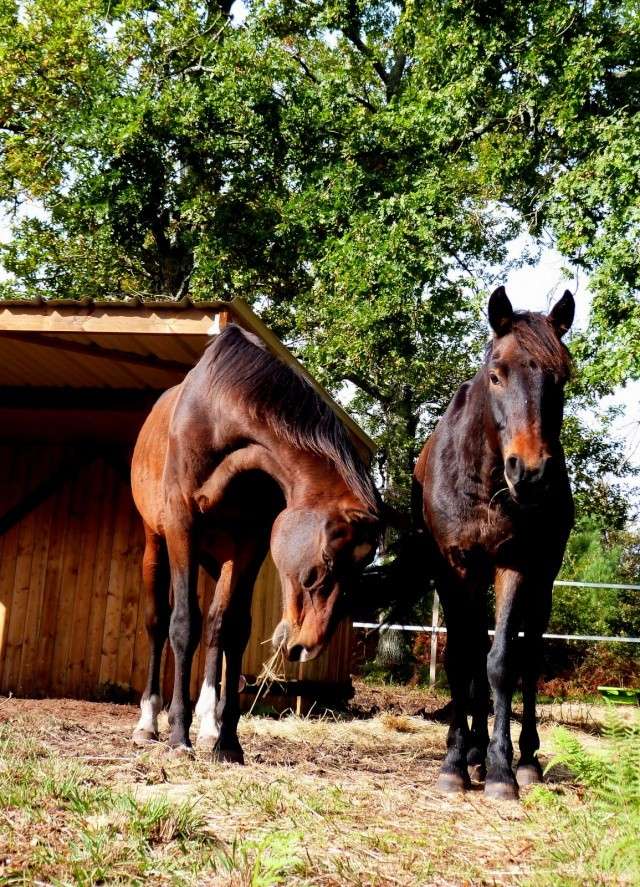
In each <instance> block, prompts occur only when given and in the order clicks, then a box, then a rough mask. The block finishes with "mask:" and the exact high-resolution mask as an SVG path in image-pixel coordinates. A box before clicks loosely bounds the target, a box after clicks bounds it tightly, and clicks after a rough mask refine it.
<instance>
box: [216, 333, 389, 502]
mask: <svg viewBox="0 0 640 887" xmlns="http://www.w3.org/2000/svg"><path fill="white" fill-rule="evenodd" d="M205 355H206V356H205V359H206V360H207V366H208V370H209V374H210V378H211V386H212V394H213V395H214V396H217V397H220V396H222V397H225V396H228V397H234V398H242V400H243V402H244V403H245V404H246V405H247V407H248V409H249V411H250V414H251V415H252V417H253V418H254V419H257V420H258V421H260V422H263V423H265V424H266V425H267V426H268V427H269V428H270V429H271V431H272V432H273V433H274V434H275V435H276V436H277V437H279V438H280V439H281V440H283V441H286V442H287V443H288V444H290V445H291V446H293V447H296V448H297V449H300V450H307V451H311V452H313V453H317V454H318V455H319V456H324V457H325V458H326V459H328V460H329V461H330V462H331V463H332V464H333V465H335V467H336V469H337V470H338V472H339V474H340V476H341V477H342V479H343V480H344V481H345V483H346V484H347V486H348V487H349V489H351V490H352V491H353V492H354V493H355V494H356V495H357V496H358V498H359V499H360V500H361V501H362V502H363V503H364V504H365V505H366V506H367V507H368V508H369V509H370V511H371V512H372V513H373V514H374V515H378V514H379V510H380V500H379V496H378V492H377V490H376V488H375V486H374V484H373V481H372V480H371V478H370V476H369V473H368V471H367V469H366V466H365V464H364V462H363V461H362V459H361V458H360V456H359V454H358V452H357V450H356V448H355V446H354V444H353V441H352V440H351V438H350V436H349V433H348V432H347V430H346V429H345V427H344V425H343V424H342V423H341V422H340V420H339V419H338V417H337V416H336V414H335V413H334V412H333V410H332V409H331V407H330V406H329V405H328V404H327V403H326V402H325V401H324V400H323V399H322V398H321V397H320V395H319V394H318V393H317V391H316V390H315V389H314V388H313V386H312V385H311V383H310V382H309V381H308V380H307V379H305V378H304V376H302V375H300V374H299V373H297V372H296V371H295V370H294V369H292V368H291V367H289V366H287V365H286V364H285V363H283V362H282V361H281V360H278V358H277V357H274V356H273V355H272V354H271V353H270V352H269V351H268V350H267V349H266V348H265V346H264V344H263V343H262V342H261V341H260V339H259V338H258V337H257V336H254V335H252V334H251V333H249V332H247V331H246V330H244V329H242V328H241V327H239V326H237V325H236V324H229V325H228V326H226V327H225V328H224V330H223V331H222V332H221V333H220V335H219V336H217V337H216V338H215V339H214V340H213V341H212V342H211V343H210V344H209V346H208V348H207V351H206V352H205Z"/></svg>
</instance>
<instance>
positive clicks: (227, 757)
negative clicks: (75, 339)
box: [212, 748, 244, 765]
mask: <svg viewBox="0 0 640 887" xmlns="http://www.w3.org/2000/svg"><path fill="white" fill-rule="evenodd" d="M212 760H213V762H214V763H216V764H241V765H244V755H243V753H242V749H237V748H214V749H213V753H212Z"/></svg>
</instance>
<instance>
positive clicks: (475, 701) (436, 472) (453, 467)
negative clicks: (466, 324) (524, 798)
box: [414, 287, 575, 798]
mask: <svg viewBox="0 0 640 887" xmlns="http://www.w3.org/2000/svg"><path fill="white" fill-rule="evenodd" d="M574 308H575V306H574V300H573V296H572V295H571V293H570V292H568V291H567V292H565V294H564V295H563V296H562V298H561V299H560V300H559V301H558V302H557V304H556V305H555V306H554V307H553V309H552V310H551V312H550V313H549V315H548V316H545V315H543V314H536V313H531V312H514V311H513V309H512V307H511V303H510V302H509V299H508V298H507V295H506V293H505V290H504V287H500V288H499V289H497V290H496V291H495V292H494V293H493V294H492V296H491V298H490V300H489V322H490V324H491V326H492V328H493V331H494V333H495V335H494V337H493V340H492V341H491V342H490V343H489V345H488V347H487V351H486V356H485V361H484V366H483V367H482V369H481V370H480V371H479V372H478V374H477V375H476V376H475V378H474V379H472V380H471V381H470V382H465V383H464V384H463V385H462V386H461V387H460V388H459V389H458V392H457V393H456V395H455V397H454V398H453V400H452V401H451V403H450V404H449V407H448V409H447V411H446V413H445V414H444V416H443V417H442V419H441V420H440V422H439V423H438V425H437V427H436V429H435V431H434V432H433V434H432V435H431V437H430V438H429V440H428V441H427V443H426V444H425V446H424V448H423V450H422V452H421V454H420V457H419V459H418V462H417V465H416V469H415V474H414V481H415V485H414V493H415V494H416V495H415V498H414V507H416V510H417V512H418V514H417V515H416V517H417V518H418V519H419V521H420V522H421V523H423V525H424V527H425V529H426V538H427V545H428V555H429V557H430V558H432V559H433V563H434V564H435V580H436V587H437V589H438V592H439V594H440V598H441V601H442V605H443V609H444V614H445V620H446V623H447V651H446V669H447V676H448V679H449V685H450V688H451V698H452V721H451V727H450V729H449V734H448V738H447V749H448V751H447V755H446V757H445V760H444V763H443V765H442V769H441V772H440V777H439V779H438V786H439V788H441V789H444V790H447V791H460V790H463V789H464V788H467V787H469V785H470V778H469V777H470V776H473V777H475V778H476V779H478V780H479V781H481V780H482V779H483V778H484V777H485V775H486V784H485V793H486V794H487V795H490V796H493V797H500V798H514V797H517V794H518V784H519V785H524V784H527V783H531V782H540V781H541V779H542V771H541V767H540V764H539V762H538V760H537V756H536V752H537V750H538V748H539V746H540V742H539V739H538V733H537V730H536V712H535V705H536V684H537V679H538V673H539V667H540V665H539V664H540V658H541V647H542V633H543V631H544V630H545V628H546V626H547V622H548V618H549V613H550V608H551V592H552V587H553V580H554V579H555V577H556V575H557V573H558V570H559V569H560V564H561V562H562V557H563V554H564V549H565V546H566V543H567V538H568V535H569V531H570V529H571V526H572V523H573V503H572V498H571V490H570V487H569V481H568V477H567V470H566V466H565V460H564V454H563V450H562V446H561V444H560V428H561V425H562V412H563V404H564V384H565V382H566V380H567V378H568V376H569V374H570V368H571V362H570V357H569V353H568V351H567V349H566V348H565V346H564V345H563V344H562V343H561V341H560V339H561V337H562V336H563V335H564V334H565V333H566V332H567V330H568V329H569V327H570V326H571V324H572V322H573V315H574ZM491 583H494V585H495V593H496V631H495V638H494V641H493V644H492V646H491V651H490V653H489V655H488V657H487V655H486V654H487V591H488V588H489V586H490V585H491ZM520 627H522V629H523V630H524V640H523V643H522V644H521V645H518V646H520V647H521V653H522V659H521V663H520V665H521V671H522V694H523V718H522V732H521V734H520V761H519V764H518V769H517V782H516V779H515V778H514V776H513V773H512V769H511V763H512V758H513V749H512V745H511V738H510V733H509V722H510V716H511V697H512V693H513V689H514V684H515V680H516V670H517V668H516V666H517V662H516V650H517V644H516V641H517V637H518V630H519V629H520ZM487 677H488V680H487ZM489 683H490V685H491V690H492V692H493V697H494V707H495V723H494V728H493V736H492V739H491V742H489V734H488V731H487V715H488V707H489V687H488V684H489ZM469 709H470V711H471V715H472V723H471V730H469V725H468V722H467V712H468V710H469ZM485 760H486V769H485Z"/></svg>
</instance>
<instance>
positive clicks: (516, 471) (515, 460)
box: [504, 456, 524, 484]
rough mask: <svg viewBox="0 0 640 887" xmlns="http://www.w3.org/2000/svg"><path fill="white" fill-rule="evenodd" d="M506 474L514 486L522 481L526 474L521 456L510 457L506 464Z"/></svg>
mask: <svg viewBox="0 0 640 887" xmlns="http://www.w3.org/2000/svg"><path fill="white" fill-rule="evenodd" d="M504 467H505V474H506V476H507V479H508V480H510V481H511V483H512V484H517V483H519V482H520V481H521V480H522V475H523V474H524V470H523V468H524V466H523V463H522V459H521V458H520V457H519V456H508V457H507V460H506V462H505V466H504Z"/></svg>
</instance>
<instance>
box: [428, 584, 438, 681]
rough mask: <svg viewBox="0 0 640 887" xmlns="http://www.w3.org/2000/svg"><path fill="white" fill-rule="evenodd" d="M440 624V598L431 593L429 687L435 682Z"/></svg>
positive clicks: (436, 594) (435, 593)
mask: <svg viewBox="0 0 640 887" xmlns="http://www.w3.org/2000/svg"><path fill="white" fill-rule="evenodd" d="M439 622H440V598H439V597H438V592H437V591H434V592H433V612H432V614H431V660H430V662H429V686H430V687H433V685H434V684H435V682H436V658H437V656H438V623H439Z"/></svg>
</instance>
